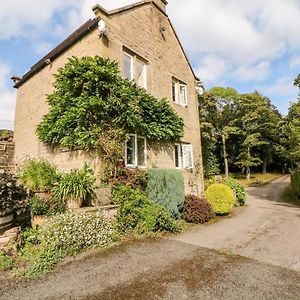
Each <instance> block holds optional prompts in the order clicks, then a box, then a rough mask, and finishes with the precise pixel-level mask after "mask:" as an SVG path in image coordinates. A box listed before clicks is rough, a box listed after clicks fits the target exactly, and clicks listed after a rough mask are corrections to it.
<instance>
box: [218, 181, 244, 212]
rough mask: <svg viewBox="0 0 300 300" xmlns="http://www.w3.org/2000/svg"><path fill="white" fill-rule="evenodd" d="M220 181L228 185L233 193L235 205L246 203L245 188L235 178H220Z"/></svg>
mask: <svg viewBox="0 0 300 300" xmlns="http://www.w3.org/2000/svg"><path fill="white" fill-rule="evenodd" d="M222 183H223V184H225V185H227V186H229V187H230V188H231V189H232V190H233V191H234V193H235V196H236V200H237V205H240V206H243V205H245V203H246V191H245V188H244V187H243V186H242V185H241V184H239V183H238V182H237V181H236V180H235V179H233V178H231V177H228V178H224V179H223V180H222Z"/></svg>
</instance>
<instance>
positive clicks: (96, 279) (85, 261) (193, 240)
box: [0, 177, 300, 300]
mask: <svg viewBox="0 0 300 300" xmlns="http://www.w3.org/2000/svg"><path fill="white" fill-rule="evenodd" d="M287 184H288V178H287V177H285V178H280V179H278V180H276V181H274V182H273V183H271V184H269V185H267V186H264V187H257V188H253V189H251V190H249V201H248V203H249V205H248V206H247V207H244V208H242V209H239V210H236V212H235V213H236V216H235V217H233V218H225V219H222V220H220V221H219V222H216V223H214V224H209V225H204V226H203V225H202V226H196V227H195V228H194V229H193V230H192V231H189V232H186V233H183V234H181V235H178V236H174V235H170V236H166V237H165V238H164V239H161V240H148V241H140V242H134V243H127V244H123V245H121V246H119V247H117V248H113V249H110V250H108V251H105V252H97V251H96V252H90V253H88V254H85V255H83V256H81V257H77V258H76V260H74V261H71V262H68V263H64V264H63V265H61V266H59V267H58V268H57V269H56V270H55V272H53V273H52V274H50V275H48V276H46V277H45V278H40V279H32V280H21V281H20V282H14V283H13V284H12V285H6V286H5V287H3V288H2V291H1V292H0V299H22V300H26V299H30V300H34V299H122V300H123V299H139V300H143V299H172V300H174V299H175V300H176V299H180V300H181V299H299V298H300V272H297V270H298V271H299V257H300V256H299V255H300V244H299V243H300V239H299V228H300V208H296V207H294V206H290V205H287V204H285V203H281V202H280V201H279V200H280V195H281V193H282V191H283V189H284V187H285V186H286V185H287ZM269 198H270V199H271V200H270V199H269ZM208 248H211V249H208ZM213 248H216V249H218V250H222V251H216V250H214V249H213ZM236 254H241V255H244V256H247V257H243V256H240V255H236ZM253 258H254V259H253ZM283 267H285V268H283Z"/></svg>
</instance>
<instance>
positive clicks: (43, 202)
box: [29, 196, 66, 216]
mask: <svg viewBox="0 0 300 300" xmlns="http://www.w3.org/2000/svg"><path fill="white" fill-rule="evenodd" d="M29 207H30V213H31V215H32V216H41V215H46V216H55V215H58V214H61V213H64V212H65V211H66V204H65V203H64V202H63V201H62V200H60V199H57V198H55V197H51V198H49V199H40V198H39V197H37V196H34V197H32V198H31V199H30V200H29Z"/></svg>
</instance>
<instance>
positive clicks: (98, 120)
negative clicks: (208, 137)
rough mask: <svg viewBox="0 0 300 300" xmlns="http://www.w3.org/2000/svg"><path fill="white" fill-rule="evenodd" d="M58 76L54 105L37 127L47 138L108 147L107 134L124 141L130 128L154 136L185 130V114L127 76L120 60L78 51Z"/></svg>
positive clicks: (176, 135) (175, 135)
mask: <svg viewBox="0 0 300 300" xmlns="http://www.w3.org/2000/svg"><path fill="white" fill-rule="evenodd" d="M55 79H56V81H55V85H54V88H55V90H54V92H53V93H52V94H50V95H48V103H49V105H50V110H49V112H48V114H47V115H45V116H44V118H43V119H42V121H41V123H40V124H39V126H38V128H37V135H38V137H39V139H40V140H41V141H43V142H45V143H50V144H56V145H60V146H62V147H66V148H69V149H84V150H90V149H97V148H98V147H102V148H103V140H106V137H107V136H109V137H110V138H111V139H113V140H115V141H121V140H122V139H123V140H124V137H125V134H126V133H137V134H140V135H142V136H145V137H147V138H148V139H149V140H152V141H176V140H179V139H180V137H181V136H182V134H183V120H182V119H181V118H180V117H179V116H178V115H177V114H176V112H175V111H174V110H173V109H172V107H171V106H170V105H169V103H168V101H167V100H166V99H161V100H158V99H156V98H155V97H153V96H152V95H150V94H148V93H147V91H146V90H144V89H143V88H140V87H138V86H137V85H136V84H135V83H134V82H133V81H129V80H127V79H124V78H122V77H121V75H120V72H119V67H118V64H117V63H116V62H112V61H110V60H109V59H104V58H102V57H99V56H95V57H83V58H75V57H72V58H70V59H69V62H68V63H67V64H66V65H65V66H64V67H63V68H61V69H59V71H58V73H57V74H56V75H55Z"/></svg>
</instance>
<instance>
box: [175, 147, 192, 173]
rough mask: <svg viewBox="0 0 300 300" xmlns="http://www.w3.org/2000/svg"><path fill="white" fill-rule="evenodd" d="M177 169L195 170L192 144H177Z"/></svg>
mask: <svg viewBox="0 0 300 300" xmlns="http://www.w3.org/2000/svg"><path fill="white" fill-rule="evenodd" d="M175 167H176V169H182V168H183V169H193V168H194V161H193V146H192V145H191V144H183V145H180V144H175Z"/></svg>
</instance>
